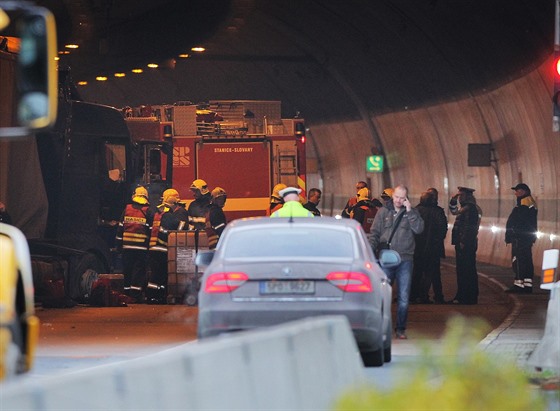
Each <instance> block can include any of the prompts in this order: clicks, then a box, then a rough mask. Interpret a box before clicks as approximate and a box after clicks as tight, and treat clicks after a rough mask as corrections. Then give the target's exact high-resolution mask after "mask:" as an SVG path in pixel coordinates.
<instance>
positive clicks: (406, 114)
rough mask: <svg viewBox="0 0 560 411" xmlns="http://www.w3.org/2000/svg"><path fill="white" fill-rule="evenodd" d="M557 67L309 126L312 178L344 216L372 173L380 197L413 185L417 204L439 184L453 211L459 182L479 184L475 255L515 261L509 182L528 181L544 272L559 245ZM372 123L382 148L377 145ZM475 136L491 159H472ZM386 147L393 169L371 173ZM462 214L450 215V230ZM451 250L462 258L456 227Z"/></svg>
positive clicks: (326, 202) (536, 251)
mask: <svg viewBox="0 0 560 411" xmlns="http://www.w3.org/2000/svg"><path fill="white" fill-rule="evenodd" d="M549 67H552V64H551V60H548V61H546V62H545V63H544V64H543V65H541V67H540V68H538V69H537V70H534V71H533V72H531V73H529V74H528V75H526V76H524V77H522V78H519V79H516V80H514V81H511V82H510V83H508V84H506V85H505V86H502V87H500V88H498V89H496V90H492V91H488V92H485V93H483V94H479V95H472V96H467V97H465V98H463V99H457V100H456V101H453V102H445V103H442V104H438V105H433V106H429V107H424V108H420V109H415V110H404V111H401V112H394V113H390V114H383V115H379V116H375V115H372V116H371V118H369V119H361V120H356V121H350V122H344V123H338V124H308V126H309V127H310V129H311V133H310V139H311V140H312V141H311V142H310V143H311V144H310V145H309V147H310V150H309V156H310V157H313V156H316V157H317V162H318V164H320V168H319V169H318V170H317V174H310V175H309V178H308V182H309V186H311V185H319V186H322V188H323V204H322V207H323V211H324V212H325V214H331V213H332V214H337V213H339V212H340V210H341V209H342V207H343V206H344V204H345V202H346V200H347V199H348V197H349V196H351V195H353V194H354V184H355V182H356V181H358V180H362V179H369V181H370V182H371V184H372V192H373V195H374V196H379V194H380V193H381V191H382V190H383V187H385V186H394V185H397V184H401V183H402V184H405V185H406V186H408V187H409V191H410V197H411V200H412V201H413V203H414V204H417V203H418V200H419V197H420V194H421V193H422V191H424V190H425V189H426V188H428V187H432V186H433V187H436V188H437V189H438V190H439V192H440V196H439V204H440V206H443V207H444V208H445V209H446V212H447V213H448V210H447V202H448V200H449V198H450V196H452V195H453V194H454V193H455V192H456V191H457V186H467V187H472V188H474V189H475V190H476V192H475V193H474V194H475V197H476V198H477V201H478V204H479V205H480V207H481V208H482V210H483V217H482V222H481V228H480V233H479V249H478V254H477V259H478V260H480V261H483V262H487V263H492V264H497V265H502V266H509V265H510V259H511V256H510V254H511V248H510V246H506V244H505V241H504V230H505V223H506V221H507V218H508V216H509V214H510V212H511V210H512V207H513V206H514V205H515V196H514V194H513V191H512V190H511V187H512V186H514V185H515V184H517V183H519V182H524V183H526V184H528V185H529V187H530V188H531V190H532V195H533V197H534V198H535V199H536V201H537V206H538V209H539V213H538V227H539V231H541V232H543V233H544V235H543V236H542V237H541V238H539V239H538V240H537V243H536V245H535V247H534V248H533V256H534V261H535V272H536V273H537V274H538V273H540V267H541V263H542V253H543V251H544V250H546V249H549V248H559V247H560V238H559V237H558V235H559V234H560V230H559V208H560V204H559V200H558V199H559V197H560V196H559V188H558V184H559V174H560V163H559V159H560V135H559V133H558V132H553V131H552V107H551V106H552V103H551V90H552V86H551V85H552V73H551V72H550V69H549ZM368 121H371V122H372V123H373V125H374V129H375V131H376V133H377V134H378V138H379V139H380V141H381V145H382V147H376V146H375V144H374V143H373V141H374V139H373V138H372V135H371V131H370V128H368V125H367V122H368ZM348 141H351V144H350V143H347V142H348ZM469 143H484V144H488V143H490V144H492V148H493V149H494V154H493V159H494V160H495V161H492V163H491V166H489V167H470V166H468V144H469ZM380 149H381V150H382V153H383V154H385V156H386V166H387V168H386V170H385V172H384V174H383V175H380V174H369V173H367V172H366V168H365V158H366V156H367V155H370V154H372V153H375V151H380ZM331 210H332V211H331ZM454 220H455V217H454V216H452V215H450V214H449V213H448V221H449V224H450V228H451V226H452V224H453V222H454ZM492 226H495V229H494V231H493V230H491V227H492ZM496 228H497V229H498V231H497V232H495V231H496ZM550 234H555V235H556V237H555V238H554V237H553V238H552V239H551V237H550ZM446 251H447V255H448V256H452V255H454V250H453V248H452V246H451V242H450V232H449V234H448V236H447V238H446Z"/></svg>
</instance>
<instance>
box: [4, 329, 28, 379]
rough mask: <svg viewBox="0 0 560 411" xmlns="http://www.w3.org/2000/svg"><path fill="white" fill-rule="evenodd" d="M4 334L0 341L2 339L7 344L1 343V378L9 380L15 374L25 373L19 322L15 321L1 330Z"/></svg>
mask: <svg viewBox="0 0 560 411" xmlns="http://www.w3.org/2000/svg"><path fill="white" fill-rule="evenodd" d="M2 331H3V332H5V334H3V335H2V340H4V338H5V339H6V340H8V341H7V344H4V341H2V346H3V347H2V351H4V352H3V353H2V355H3V357H4V358H2V361H3V370H2V372H3V377H4V378H5V379H8V378H11V377H13V376H14V375H16V374H19V373H22V372H23V371H25V359H24V356H23V351H22V345H23V344H22V336H21V327H20V324H19V322H18V321H17V320H16V321H14V323H13V324H11V325H10V327H9V328H8V329H4V330H2Z"/></svg>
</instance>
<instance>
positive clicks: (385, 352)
mask: <svg viewBox="0 0 560 411" xmlns="http://www.w3.org/2000/svg"><path fill="white" fill-rule="evenodd" d="M383 361H385V362H391V345H389V346H388V347H386V348H384V349H383Z"/></svg>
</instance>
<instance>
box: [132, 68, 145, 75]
mask: <svg viewBox="0 0 560 411" xmlns="http://www.w3.org/2000/svg"><path fill="white" fill-rule="evenodd" d="M132 72H133V73H134V74H140V73H143V72H144V70H142V69H141V68H135V69H132Z"/></svg>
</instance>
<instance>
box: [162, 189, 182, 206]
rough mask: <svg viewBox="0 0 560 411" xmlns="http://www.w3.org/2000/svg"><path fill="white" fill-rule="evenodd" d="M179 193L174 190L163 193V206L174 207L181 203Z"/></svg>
mask: <svg viewBox="0 0 560 411" xmlns="http://www.w3.org/2000/svg"><path fill="white" fill-rule="evenodd" d="M179 200H180V199H179V192H178V191H177V190H175V189H174V188H168V189H167V190H165V191H164V192H163V204H167V205H173V204H177V203H178V202H179Z"/></svg>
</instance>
